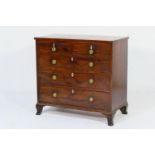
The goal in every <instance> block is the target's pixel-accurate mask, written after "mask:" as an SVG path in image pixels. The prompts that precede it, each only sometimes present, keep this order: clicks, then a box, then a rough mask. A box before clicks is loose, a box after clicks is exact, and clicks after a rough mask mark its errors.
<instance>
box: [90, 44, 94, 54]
mask: <svg viewBox="0 0 155 155" xmlns="http://www.w3.org/2000/svg"><path fill="white" fill-rule="evenodd" d="M89 54H90V55H92V54H94V50H93V45H90V48H89Z"/></svg>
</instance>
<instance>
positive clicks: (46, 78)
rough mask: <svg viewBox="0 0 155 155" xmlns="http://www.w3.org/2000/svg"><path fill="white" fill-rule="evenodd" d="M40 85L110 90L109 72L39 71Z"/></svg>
mask: <svg viewBox="0 0 155 155" xmlns="http://www.w3.org/2000/svg"><path fill="white" fill-rule="evenodd" d="M38 76H39V81H40V85H41V86H45V87H48V86H71V87H73V88H83V89H85V90H94V91H104V92H110V91H111V74H110V73H90V74H86V73H73V72H65V73H61V72H58V71H53V72H39V73H38Z"/></svg>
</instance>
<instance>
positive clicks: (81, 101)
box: [35, 35, 128, 126]
mask: <svg viewBox="0 0 155 155" xmlns="http://www.w3.org/2000/svg"><path fill="white" fill-rule="evenodd" d="M35 40H36V57H37V99H38V101H37V104H36V108H37V113H36V114H37V115H40V114H41V112H42V110H43V107H44V106H61V107H64V108H71V109H78V110H86V111H92V112H100V113H102V114H104V115H105V116H106V117H107V121H108V125H109V126H111V125H113V117H114V114H115V112H116V111H117V110H120V111H121V112H122V113H123V114H127V106H128V104H127V48H128V38H127V37H126V38H125V37H124V38H123V37H96V36H62V35H52V36H48V37H36V38H35Z"/></svg>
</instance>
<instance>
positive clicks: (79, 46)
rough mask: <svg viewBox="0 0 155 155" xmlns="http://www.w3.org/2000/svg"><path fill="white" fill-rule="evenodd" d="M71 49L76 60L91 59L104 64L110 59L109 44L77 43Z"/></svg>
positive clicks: (110, 49)
mask: <svg viewBox="0 0 155 155" xmlns="http://www.w3.org/2000/svg"><path fill="white" fill-rule="evenodd" d="M72 49H73V55H74V56H75V57H78V58H88V59H90V58H91V59H96V60H100V61H102V62H104V63H109V62H111V59H112V46H111V44H109V43H94V42H77V43H74V44H73V45H72Z"/></svg>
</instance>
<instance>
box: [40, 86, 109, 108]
mask: <svg viewBox="0 0 155 155" xmlns="http://www.w3.org/2000/svg"><path fill="white" fill-rule="evenodd" d="M72 89H73V88H72V87H54V88H53V87H40V89H39V101H40V102H45V103H50V104H58V105H61V104H67V105H73V106H80V107H88V108H93V109H103V110H109V109H110V93H103V92H95V91H84V90H82V89H75V90H74V94H72Z"/></svg>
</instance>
